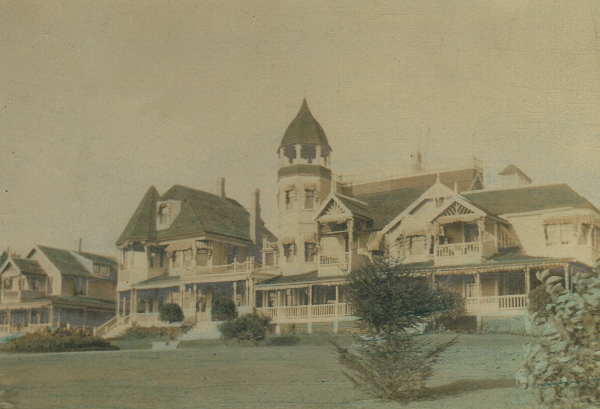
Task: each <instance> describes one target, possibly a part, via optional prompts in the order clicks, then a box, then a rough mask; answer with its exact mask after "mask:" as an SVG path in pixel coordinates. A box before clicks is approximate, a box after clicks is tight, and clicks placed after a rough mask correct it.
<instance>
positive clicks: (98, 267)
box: [94, 264, 110, 275]
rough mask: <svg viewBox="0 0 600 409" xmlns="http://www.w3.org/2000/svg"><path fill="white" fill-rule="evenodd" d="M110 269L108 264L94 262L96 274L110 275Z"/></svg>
mask: <svg viewBox="0 0 600 409" xmlns="http://www.w3.org/2000/svg"><path fill="white" fill-rule="evenodd" d="M109 272H110V269H109V268H108V266H101V265H100V264H94V274H102V275H108V273H109Z"/></svg>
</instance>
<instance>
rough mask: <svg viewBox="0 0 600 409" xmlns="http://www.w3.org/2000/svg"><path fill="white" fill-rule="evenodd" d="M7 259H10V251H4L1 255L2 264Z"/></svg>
mask: <svg viewBox="0 0 600 409" xmlns="http://www.w3.org/2000/svg"><path fill="white" fill-rule="evenodd" d="M6 259H8V253H7V252H6V251H5V252H3V253H2V255H0V266H3V265H4V263H5V262H6Z"/></svg>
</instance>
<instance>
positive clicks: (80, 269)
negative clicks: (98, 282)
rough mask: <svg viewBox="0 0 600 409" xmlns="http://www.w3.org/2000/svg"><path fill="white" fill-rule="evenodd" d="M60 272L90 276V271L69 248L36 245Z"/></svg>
mask: <svg viewBox="0 0 600 409" xmlns="http://www.w3.org/2000/svg"><path fill="white" fill-rule="evenodd" d="M37 247H38V248H39V249H40V250H41V251H42V252H43V253H44V255H45V256H46V257H47V258H48V260H50V262H51V263H52V264H54V266H55V267H56V268H57V269H58V270H59V271H60V273H61V274H64V275H71V276H90V275H91V272H90V271H88V269H87V268H85V266H84V265H83V264H81V263H80V262H79V261H78V260H77V258H75V256H74V255H73V254H71V252H70V251H69V250H63V249H57V248H53V247H45V246H39V245H38V246H37Z"/></svg>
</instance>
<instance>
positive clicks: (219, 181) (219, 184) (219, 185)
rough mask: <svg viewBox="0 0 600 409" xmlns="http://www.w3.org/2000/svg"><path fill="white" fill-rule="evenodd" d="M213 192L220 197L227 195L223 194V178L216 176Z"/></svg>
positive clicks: (223, 197)
mask: <svg viewBox="0 0 600 409" xmlns="http://www.w3.org/2000/svg"><path fill="white" fill-rule="evenodd" d="M215 194H216V195H217V196H220V197H221V199H225V198H226V197H227V196H226V195H225V178H223V177H220V178H217V191H216V192H215Z"/></svg>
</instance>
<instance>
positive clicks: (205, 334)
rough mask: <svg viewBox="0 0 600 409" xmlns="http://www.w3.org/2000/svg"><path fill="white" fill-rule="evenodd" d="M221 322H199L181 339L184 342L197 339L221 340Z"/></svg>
mask: <svg viewBox="0 0 600 409" xmlns="http://www.w3.org/2000/svg"><path fill="white" fill-rule="evenodd" d="M220 323H221V322H220V321H199V322H197V323H196V325H194V326H193V327H192V328H191V329H190V330H189V331H188V332H186V333H185V334H183V336H182V337H181V340H182V341H193V340H196V339H219V338H220V337H221V333H220V332H219V330H218V329H217V326H218V325H219V324H220Z"/></svg>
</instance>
